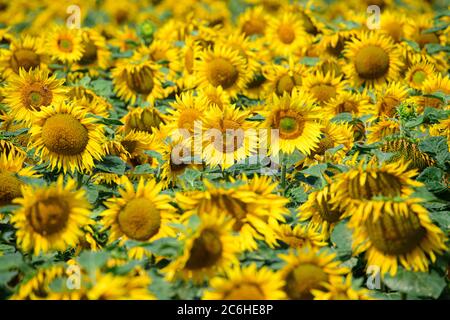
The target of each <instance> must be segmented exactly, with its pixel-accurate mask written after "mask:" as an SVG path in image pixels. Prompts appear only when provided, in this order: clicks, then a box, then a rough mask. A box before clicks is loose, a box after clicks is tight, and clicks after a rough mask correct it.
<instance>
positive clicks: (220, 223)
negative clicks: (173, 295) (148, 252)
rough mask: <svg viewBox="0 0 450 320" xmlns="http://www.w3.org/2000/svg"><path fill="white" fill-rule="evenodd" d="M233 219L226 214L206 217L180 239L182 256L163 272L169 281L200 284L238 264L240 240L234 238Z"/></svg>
mask: <svg viewBox="0 0 450 320" xmlns="http://www.w3.org/2000/svg"><path fill="white" fill-rule="evenodd" d="M233 224H234V220H233V219H230V217H229V216H228V215H226V214H223V213H218V212H217V213H213V214H204V215H202V216H201V222H200V225H199V226H198V227H197V228H196V229H194V230H192V229H188V230H187V231H186V232H185V233H183V234H182V235H181V236H180V241H182V242H183V244H184V250H183V254H182V255H180V256H179V257H178V258H177V259H175V260H173V261H172V262H171V263H170V264H169V265H168V266H167V267H165V268H164V269H163V272H164V273H166V279H167V280H168V281H173V280H174V279H177V278H181V279H184V280H193V281H195V282H201V281H203V280H205V279H207V278H210V277H212V276H214V275H216V274H217V273H218V272H220V271H223V270H224V269H226V268H228V267H230V266H231V265H235V264H237V263H238V259H237V254H238V253H239V252H240V249H239V245H238V241H237V239H236V237H235V236H233V233H232V230H233Z"/></svg>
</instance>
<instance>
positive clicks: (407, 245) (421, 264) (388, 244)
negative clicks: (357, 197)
mask: <svg viewBox="0 0 450 320" xmlns="http://www.w3.org/2000/svg"><path fill="white" fill-rule="evenodd" d="M420 202H421V200H420V199H406V200H405V199H402V200H400V201H399V202H397V203H396V204H395V205H392V203H391V202H390V201H387V202H380V203H379V205H378V208H377V210H365V211H364V212H362V211H357V212H355V213H354V214H353V216H352V218H351V219H350V222H349V227H350V228H352V229H353V244H352V246H353V249H354V251H353V254H354V255H357V254H360V253H362V252H366V258H367V263H368V265H375V266H378V267H380V270H381V274H382V275H384V274H385V273H390V274H391V275H392V276H395V275H396V273H397V268H398V265H399V264H401V265H402V266H403V267H404V268H405V269H407V270H413V271H421V272H426V271H428V265H429V259H430V260H431V261H432V262H434V261H435V260H436V254H443V253H444V252H446V250H447V247H446V245H445V241H446V240H447V239H446V237H445V235H444V233H443V232H442V230H441V229H439V227H437V226H436V225H434V224H433V222H432V221H431V219H430V217H429V213H428V211H427V210H426V209H425V208H424V207H423V206H422V205H421V203H420Z"/></svg>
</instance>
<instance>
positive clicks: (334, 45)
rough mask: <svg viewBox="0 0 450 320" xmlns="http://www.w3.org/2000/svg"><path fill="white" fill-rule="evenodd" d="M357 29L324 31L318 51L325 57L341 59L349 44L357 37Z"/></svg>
mask: <svg viewBox="0 0 450 320" xmlns="http://www.w3.org/2000/svg"><path fill="white" fill-rule="evenodd" d="M357 35H358V31H357V30H356V29H345V30H332V29H324V30H323V34H322V35H321V37H320V42H319V44H318V49H319V50H320V52H323V54H322V55H323V56H325V57H334V58H339V57H340V56H341V54H342V51H343V50H344V48H345V46H346V44H347V42H349V41H350V40H352V39H353V38H355V37H357Z"/></svg>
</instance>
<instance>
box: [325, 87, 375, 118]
mask: <svg viewBox="0 0 450 320" xmlns="http://www.w3.org/2000/svg"><path fill="white" fill-rule="evenodd" d="M323 110H324V114H325V115H326V117H327V118H329V119H331V118H333V117H334V116H336V115H338V114H340V113H343V112H347V113H351V114H352V115H353V116H356V117H360V116H362V115H365V114H371V113H372V112H373V105H372V104H371V101H370V97H369V96H368V95H367V93H366V92H362V93H359V92H351V91H341V92H339V94H338V95H337V96H336V97H335V98H331V99H330V100H329V101H328V102H327V103H326V104H325V106H324V108H323Z"/></svg>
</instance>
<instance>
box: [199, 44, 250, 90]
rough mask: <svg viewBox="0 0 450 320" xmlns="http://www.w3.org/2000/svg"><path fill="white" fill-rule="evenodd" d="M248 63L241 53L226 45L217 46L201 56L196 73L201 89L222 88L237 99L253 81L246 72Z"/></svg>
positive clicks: (205, 51) (203, 52)
mask: <svg viewBox="0 0 450 320" xmlns="http://www.w3.org/2000/svg"><path fill="white" fill-rule="evenodd" d="M246 66H247V63H246V61H245V59H244V58H243V57H242V55H241V54H240V52H239V51H237V50H234V49H232V48H229V47H226V46H224V45H217V44H216V45H215V46H214V49H211V48H209V49H207V50H204V51H202V52H201V53H200V54H199V61H198V62H197V63H196V64H194V72H195V74H196V81H197V85H198V86H199V88H203V87H207V86H208V85H213V86H214V87H218V86H221V87H222V88H223V90H224V91H226V92H227V93H228V94H229V95H230V97H232V98H235V97H236V96H237V94H238V93H239V92H241V91H242V90H243V89H244V88H245V86H246V85H247V84H248V83H249V82H250V81H251V79H252V75H251V74H249V73H248V72H247V70H246Z"/></svg>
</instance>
